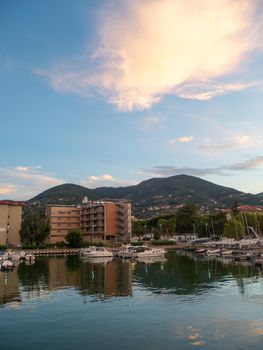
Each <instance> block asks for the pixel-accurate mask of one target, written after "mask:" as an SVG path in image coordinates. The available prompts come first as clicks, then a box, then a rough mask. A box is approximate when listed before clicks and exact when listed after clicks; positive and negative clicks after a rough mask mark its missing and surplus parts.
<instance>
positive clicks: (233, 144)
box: [198, 131, 262, 154]
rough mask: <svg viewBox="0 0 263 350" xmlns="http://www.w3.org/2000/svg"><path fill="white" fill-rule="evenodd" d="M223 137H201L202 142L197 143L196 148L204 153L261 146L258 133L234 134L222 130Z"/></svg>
mask: <svg viewBox="0 0 263 350" xmlns="http://www.w3.org/2000/svg"><path fill="white" fill-rule="evenodd" d="M224 133H225V134H227V135H225V137H222V138H221V140H219V141H216V140H211V139H203V143H201V144H200V145H198V149H199V150H201V151H203V152H205V153H208V154H209V153H221V152H225V151H229V150H240V149H241V148H242V149H253V148H254V149H257V148H258V147H262V138H261V136H259V135H244V134H241V133H240V134H238V135H234V134H233V133H232V132H230V133H229V132H227V131H225V132H224Z"/></svg>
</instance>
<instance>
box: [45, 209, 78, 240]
mask: <svg viewBox="0 0 263 350" xmlns="http://www.w3.org/2000/svg"><path fill="white" fill-rule="evenodd" d="M46 218H47V220H48V221H49V223H50V227H51V230H50V235H49V243H59V242H63V241H65V237H66V235H67V234H68V232H69V231H72V230H76V229H80V207H78V206H74V205H49V206H48V207H47V208H46Z"/></svg>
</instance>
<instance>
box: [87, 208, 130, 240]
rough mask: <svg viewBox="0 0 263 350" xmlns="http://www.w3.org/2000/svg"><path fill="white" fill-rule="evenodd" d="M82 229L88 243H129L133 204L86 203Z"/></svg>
mask: <svg viewBox="0 0 263 350" xmlns="http://www.w3.org/2000/svg"><path fill="white" fill-rule="evenodd" d="M81 229H82V232H83V235H84V239H85V240H86V241H90V242H92V241H94V242H96V241H129V240H130V237H131V203H129V202H127V201H84V202H83V203H82V205H81Z"/></svg>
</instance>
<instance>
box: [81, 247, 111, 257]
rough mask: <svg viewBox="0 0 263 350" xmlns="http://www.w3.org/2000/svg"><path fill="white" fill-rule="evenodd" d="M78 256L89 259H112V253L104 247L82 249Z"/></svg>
mask: <svg viewBox="0 0 263 350" xmlns="http://www.w3.org/2000/svg"><path fill="white" fill-rule="evenodd" d="M80 255H82V256H85V257H89V258H102V257H113V253H112V252H111V251H109V250H107V249H106V248H104V247H95V246H94V247H93V246H92V247H89V248H83V249H81V251H80Z"/></svg>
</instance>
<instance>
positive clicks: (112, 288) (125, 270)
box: [80, 261, 132, 298]
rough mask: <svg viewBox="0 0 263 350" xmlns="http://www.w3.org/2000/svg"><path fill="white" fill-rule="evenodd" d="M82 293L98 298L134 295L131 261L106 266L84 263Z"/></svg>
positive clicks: (108, 263) (110, 262) (106, 264)
mask: <svg viewBox="0 0 263 350" xmlns="http://www.w3.org/2000/svg"><path fill="white" fill-rule="evenodd" d="M82 267H83V268H82V276H81V285H80V293H81V294H83V295H94V296H98V297H102V298H103V297H113V296H129V295H131V294H132V265H131V262H129V261H123V262H117V261H108V262H107V263H104V264H97V263H95V262H85V261H84V262H83V264H82Z"/></svg>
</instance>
